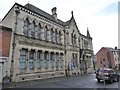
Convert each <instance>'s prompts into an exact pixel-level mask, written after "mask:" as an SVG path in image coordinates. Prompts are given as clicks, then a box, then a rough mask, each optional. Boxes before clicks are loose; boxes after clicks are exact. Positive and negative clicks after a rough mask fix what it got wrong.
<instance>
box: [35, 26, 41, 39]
mask: <svg viewBox="0 0 120 90" xmlns="http://www.w3.org/2000/svg"><path fill="white" fill-rule="evenodd" d="M40 32H41V26H40V24H38V26H37V30H36V33H37V35H36V36H37V38H40Z"/></svg>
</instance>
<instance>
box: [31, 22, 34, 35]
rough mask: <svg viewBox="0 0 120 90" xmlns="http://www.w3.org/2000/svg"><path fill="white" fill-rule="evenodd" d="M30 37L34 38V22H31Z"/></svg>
mask: <svg viewBox="0 0 120 90" xmlns="http://www.w3.org/2000/svg"><path fill="white" fill-rule="evenodd" d="M31 36H32V37H34V36H35V22H34V21H33V22H32V26H31Z"/></svg>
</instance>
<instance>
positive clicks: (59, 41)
mask: <svg viewBox="0 0 120 90" xmlns="http://www.w3.org/2000/svg"><path fill="white" fill-rule="evenodd" d="M58 43H61V32H60V31H59V33H58Z"/></svg>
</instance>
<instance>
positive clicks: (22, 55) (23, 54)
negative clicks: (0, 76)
mask: <svg viewBox="0 0 120 90" xmlns="http://www.w3.org/2000/svg"><path fill="white" fill-rule="evenodd" d="M26 51H27V50H26V49H22V50H21V51H20V64H19V69H20V70H25V65H26Z"/></svg>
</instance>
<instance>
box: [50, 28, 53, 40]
mask: <svg viewBox="0 0 120 90" xmlns="http://www.w3.org/2000/svg"><path fill="white" fill-rule="evenodd" d="M50 41H51V42H53V28H51V30H50Z"/></svg>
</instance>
